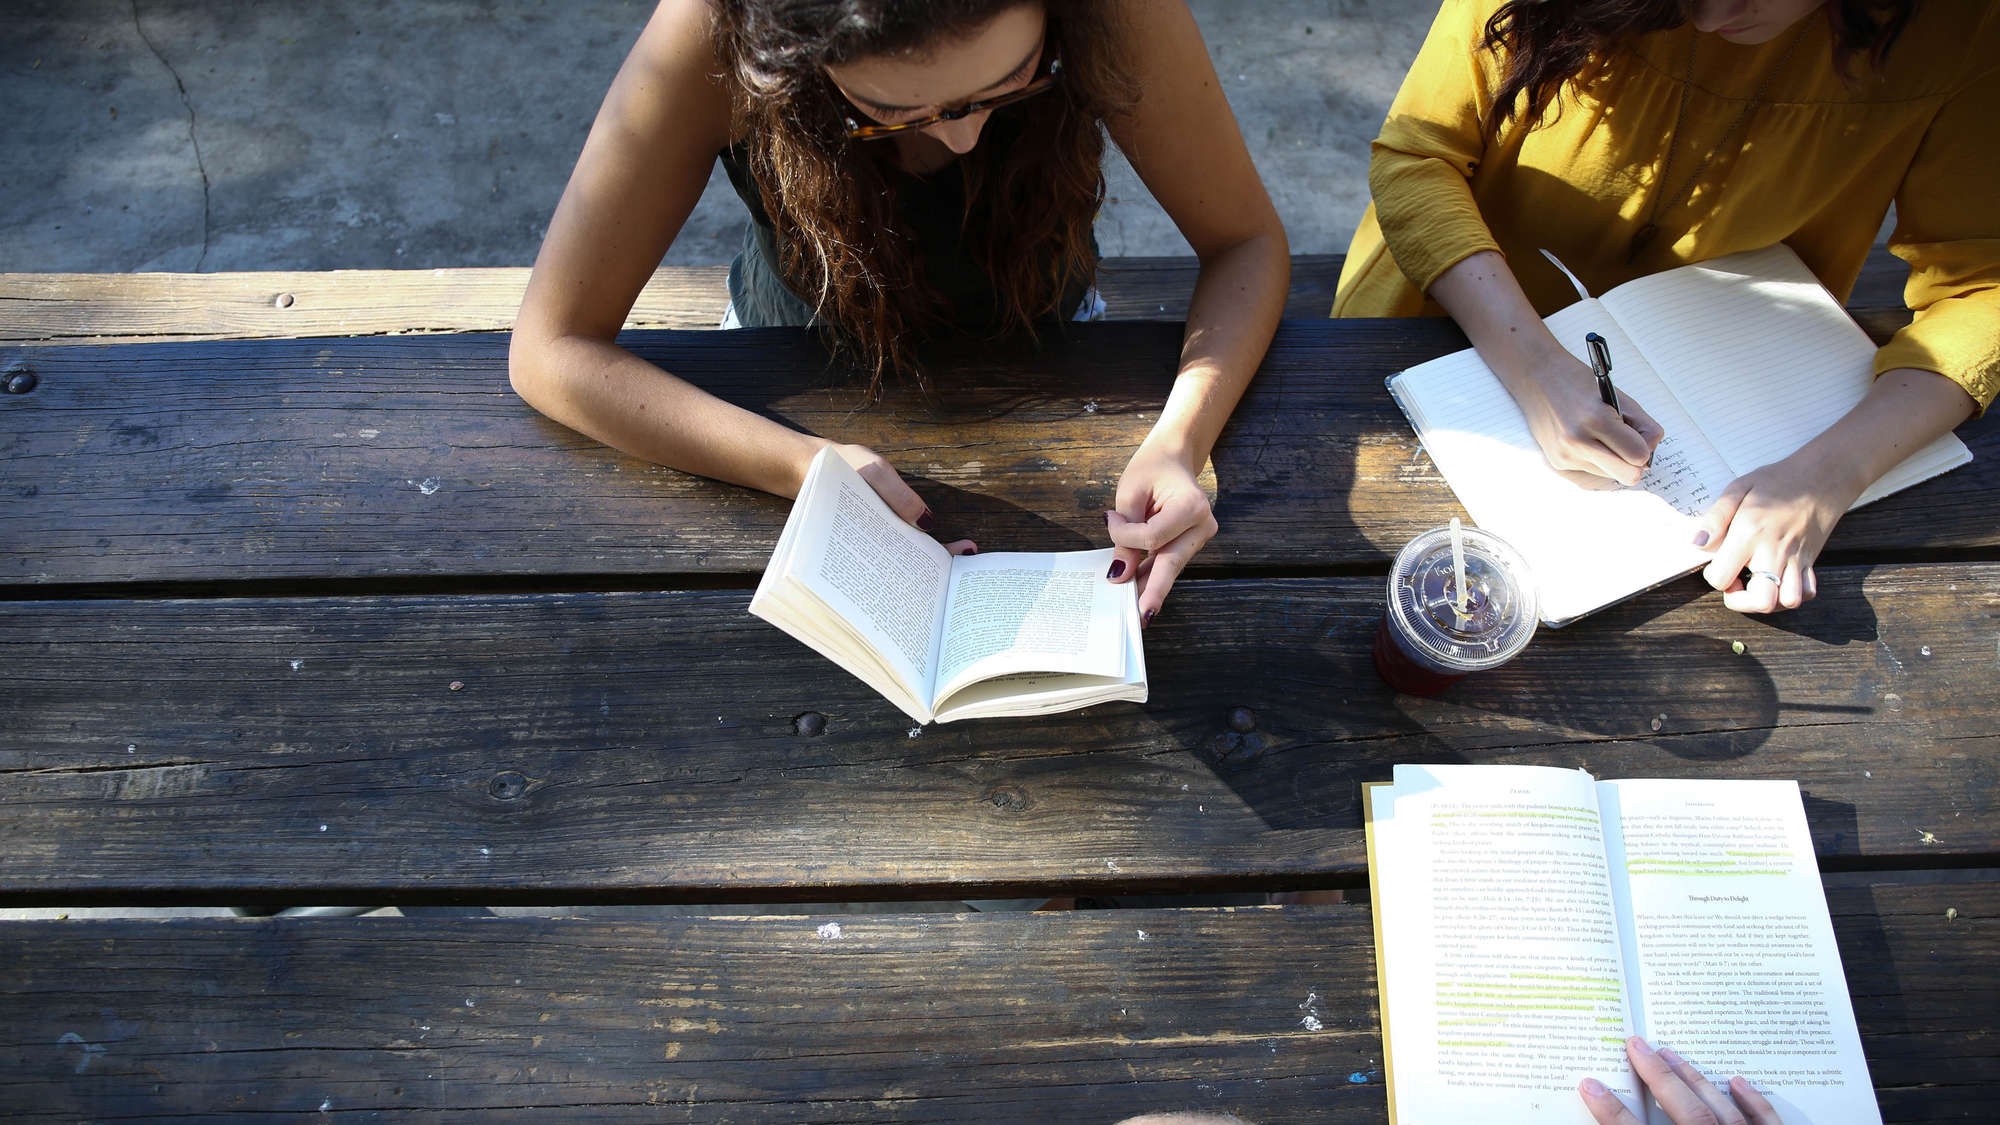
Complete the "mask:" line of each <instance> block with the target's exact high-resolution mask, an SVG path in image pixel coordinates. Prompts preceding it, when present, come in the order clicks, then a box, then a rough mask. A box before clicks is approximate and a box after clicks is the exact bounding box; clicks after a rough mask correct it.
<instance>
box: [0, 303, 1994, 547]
mask: <svg viewBox="0 0 2000 1125" xmlns="http://www.w3.org/2000/svg"><path fill="white" fill-rule="evenodd" d="M629 339H630V342H631V344H632V346H633V347H634V349H635V350H637V351H638V352H639V353H640V354H642V355H644V356H646V357H647V358H648V359H651V360H654V361H655V362H658V363H660V364H661V365H662V366H664V367H666V368H667V369H669V370H672V371H674V372H676V373H678V374H680V375H682V376H684V377H686V378H688V379H690V380H692V381H694V382H696V383H698V384H700V385H702V386H705V387H708V388H709V389H711V390H713V391H715V392H716V393H718V394H720V395H722V396H724V397H726V398H729V399H730V400H732V401H736V402H739V403H743V404H745V405H747V406H749V407H750V408H752V409H756V410H759V411H761V412H763V413H765V414H767V415H769V416H771V417H774V418H777V419H780V420H782V421H784V422H786V423H788V424H791V425H794V426H797V427H800V428H803V429H806V430H810V431H813V432H815V433H820V434H824V435H827V436H829V437H836V438H840V439H843V440H851V441H859V442H862V443H865V444H868V445H871V446H874V447H875V448H877V449H879V450H881V451H882V452H883V453H885V454H886V455H887V456H889V457H890V459H891V460H892V461H893V462H895V463H896V464H897V465H898V466H899V467H900V468H901V470H902V471H903V473H904V474H905V475H906V476H908V477H909V478H911V480H912V483H913V484H914V485H915V486H916V487H917V489H918V490H919V492H920V493H921V494H922V495H923V496H924V497H925V499H926V500H927V501H928V502H929V503H930V505H931V507H932V508H933V509H934V510H935V511H936V512H937V514H938V516H939V518H940V521H941V525H942V528H943V530H945V532H946V533H948V534H953V535H961V534H962V535H971V536H973V537H975V538H978V539H979V540H980V542H981V544H982V545H983V546H984V547H986V548H987V549H996V548H1009V549H1038V550H1040V549H1065V548H1074V547H1084V546H1090V545H1096V544H1100V543H1102V542H1104V531H1103V515H1102V512H1103V510H1104V509H1105V508H1107V507H1109V506H1110V505H1111V504H1112V503H1113V500H1114V496H1115V488H1116V483H1117V479H1118V475H1119V473H1120V472H1122V471H1123V468H1124V465H1125V462H1126V459H1127V458H1128V457H1129V456H1130V454H1131V451H1132V450H1133V449H1134V448H1136V446H1137V444H1138V442H1139V441H1140V439H1141V438H1142V437H1143V435H1144V434H1145V433H1146V431H1147V428H1148V427H1149V426H1150V425H1152V423H1153V421H1154V420H1155V419H1157V417H1158V411H1159V408H1160V404H1161V402H1162V401H1163V400H1164V398H1165V394H1166V390H1167V386H1168V382H1169V379H1170V377H1171V374H1172V371H1173V369H1174V363H1175V357H1176V356H1177V354H1178V352H1179V347H1180V329H1179V327H1178V326H1175V325H1170V324H1130V323H1127V324H1102V325H1084V326H1078V327H1077V328H1076V329H1075V332H1074V336H1073V337H1072V338H1071V339H1070V340H1069V341H1068V342H1066V343H1064V342H1052V343H1051V344H1050V345H1049V346H1047V347H1046V348H1045V349H1043V350H1041V351H1039V352H1026V351H1025V350H1022V349H1012V350H1010V349H999V348H985V349H981V350H978V351H976V352H971V353H967V354H959V355H956V356H953V355H945V356H941V357H939V360H938V363H937V374H936V376H935V380H934V381H935V384H936V387H937V393H936V394H935V395H934V396H931V397H929V398H926V397H925V396H924V395H923V394H921V393H920V392H919V391H917V390H915V389H909V388H904V389H900V390H897V391H895V392H893V393H891V394H890V395H889V396H888V397H887V398H886V399H885V400H884V401H883V402H882V403H880V404H878V405H876V406H873V407H869V408H866V409H861V407H862V405H863V403H862V397H861V394H860V392H859V391H858V390H857V389H855V388H854V387H852V386H851V385H848V384H845V383H841V382H838V381H837V379H836V376H835V375H833V374H832V373H830V370H829V368H828V365H827V361H826V358H825V356H824V354H823V353H822V352H821V351H820V350H819V348H818V346H817V345H816V344H815V343H813V342H812V341H811V339H810V338H809V337H808V336H806V335H805V334H804V333H802V332H797V331H788V330H779V329H765V330H751V331H744V332H731V333H719V332H671V333H638V334H633V335H632V336H630V337H629ZM1462 343H1463V337H1462V336H1461V335H1459V333H1458V331H1457V330H1456V329H1455V328H1453V327H1452V326H1451V325H1449V324H1448V323H1445V322H1441V321H1420V322H1415V321H1401V322H1398V321H1351V320H1350V321H1328V320H1320V321H1291V322H1287V323H1286V324H1285V326H1284V327H1283V328H1282V329H1281V330H1280V332H1279V336H1278V339H1277V342H1276V343H1275V344H1274V345H1273V347H1272V350H1271V353H1270V355H1269V356H1268V357H1267V359H1266V361H1265V364H1264V368H1263V372H1262V374H1261V375H1260V377H1259V379H1258V381H1257V383H1256V384H1255V386H1254V387H1253V389H1252V391H1251V393H1250V395H1249V397H1248V398H1247V399H1246V401H1245V403H1244V404H1243V406H1242V407H1240V408H1239V410H1238V411H1237V415H1236V418H1235V420H1234V421H1233V422H1232V423H1231V425H1230V427H1229V429H1228V430H1227V431H1226V432H1225V434H1224V437H1223V440H1222V443H1221V444H1220V445H1219V447H1218V448H1217V451H1216V454H1215V457H1214V459H1213V482H1214V487H1215V489H1216V490H1217V502H1216V508H1217V516H1218V519H1219V520H1220V522H1221V525H1222V532H1221V534H1220V535H1219V536H1218V537H1217V539H1216V540H1215V541H1214V542H1213V543H1211V544H1210V545H1209V547H1208V548H1207V550H1205V551H1204V552H1203V554H1202V555H1201V556H1200V558H1199V559H1198V560H1197V565H1198V566H1200V567H1202V568H1205V570H1206V572H1207V573H1211V574H1213V573H1221V572H1228V571H1231V570H1234V569H1237V568H1242V567H1314V568H1321V567H1327V566H1350V567H1380V566H1381V565H1383V564H1384V562H1385V560H1386V559H1387V557H1389V556H1391V555H1393V553H1394V551H1395V550H1396V548H1397V547H1398V546H1400V544H1401V543H1402V542H1404V541H1405V540H1406V539H1407V538H1408V537H1409V536H1410V535H1412V534H1414V533H1415V532H1416V531H1419V530H1421V529H1423V528H1425V527H1430V526H1435V525H1436V524H1438V523H1441V522H1443V521H1445V520H1446V519H1448V518H1449V517H1450V516H1451V515H1453V514H1456V513H1457V511H1458V507H1457V504H1456V502H1455V500H1454V499H1453V498H1452V497H1451V495H1450V492H1449V490H1447V489H1446V488H1445V487H1444V486H1443V484H1442V482H1441V480H1440V478H1438V476H1437V475H1436V473H1435V470H1434V469H1433V468H1432V466H1431V465H1430V462H1429V460H1428V458H1426V457H1425V456H1423V455H1422V453H1421V451H1420V449H1419V448H1418V446H1417V443H1416V440H1415V438H1414V436H1413V435H1412V434H1411V432H1410V430H1409V428H1408V426H1407V424H1406V423H1405V422H1404V420H1403V418H1402V416H1401V415H1400V414H1399V413H1398V412H1397V411H1396V409H1395V407H1394V405H1393V404H1392V403H1391V402H1390V400H1389V398H1388V395H1387V394H1386V393H1385V392H1384V391H1383V390H1382V380H1383V378H1384V377H1386V376H1387V375H1389V374H1391V373H1393V372H1395V371H1398V370H1401V369H1402V368H1404V367H1407V366H1409V365H1410V364H1412V363H1416V362H1420V361H1422V360H1424V359H1428V358H1430V357H1432V356H1435V355H1438V354H1440V353H1443V352H1445V351H1449V350H1451V349H1452V348H1454V347H1457V346H1460V345H1462ZM505 347H506V342H505V339H504V338H502V337H495V336H446V337H436V336H433V337H415V336H405V337H377V338H370V339H346V340H287V341H232V342H224V343H209V344H144V345H127V346H123V347H118V348H40V349H18V350H12V351H9V350H7V349H0V364H4V363H5V362H7V361H8V360H9V359H13V360H16V361H19V362H20V363H22V364H24V365H25V366H27V367H28V368H30V369H32V370H33V371H34V372H35V373H36V374H37V375H38V377H39V380H40V381H39V383H38V385H37V386H36V388H35V389H34V390H33V391H32V392H31V393H29V394H21V395H0V456H4V457H5V459H6V475H5V495H6V497H7V499H8V501H9V503H7V504H6V505H4V506H0V547H4V551H0V584H39V583H50V582H134V581H136V582H158V581H209V582H213V581H227V580H235V579H247V578H256V579H266V580H269V579H301V580H303V579H320V578H386V577H410V576H435V575H457V576H466V575H474V576H494V575H512V576H530V575H534V576H554V575H609V574H622V575H637V574H644V575H648V576H657V575H695V574H699V575H701V576H703V577H704V579H705V580H709V581H713V580H715V579H716V577H717V576H719V575H732V576H734V580H735V581H739V582H740V581H748V580H749V576H751V575H754V574H756V573H758V572H759V571H761V569H762V567H763V565H764V562H765V560H766V559H767V558H768V556H769V552H770V549H771V545H772V544H773V543H774V542H775V541H776V538H777V532H778V529H779V528H780V527H781V526H782V524H783V520H784V515H785V512H786V505H785V504H784V503H783V502H781V501H779V500H777V499H776V498H773V497H770V496H767V495H764V494H761V493H753V492H750V491H748V490H745V489H739V488H734V487H731V486H726V485H720V484H716V483H713V482H709V481H704V480H700V479H697V478H694V477H689V476H687V475H685V474H681V473H678V472H674V471H672V470H668V469H664V468H661V467H659V466H654V465H649V464H646V463H644V462H640V461H638V460H635V459H632V458H628V457H624V456H622V455H620V454H618V453H616V452H614V451H612V450H609V449H607V448H605V447H602V446H599V445H597V444H596V443H594V442H591V441H589V440H587V439H584V438H582V437H581V436H579V435H577V434H575V433H573V432H571V431H568V430H566V429H563V428H562V427H560V426H558V425H556V424H555V423H553V422H550V421H548V420H547V419H545V418H543V417H542V416H541V415H539V414H537V413H536V412H535V411H533V410H532V409H530V408H529V407H528V406H527V405H526V404H524V403H522V402H521V401H520V399H519V398H517V397H516V396H515V395H514V394H513V393H512V391H511V390H510V389H509V387H508V384H507V376H506V370H505V367H506V358H505ZM1964 436H1965V437H1966V438H1967V440H1968V441H1969V442H1971V443H1972V444H1973V445H1974V446H1975V448H1976V451H1977V452H1978V453H1979V454H1980V457H1979V459H1978V460H1976V461H1975V462H1974V464H1973V465H1971V466H1969V467H1967V468H1965V469H1961V470H1959V471H1957V472H1955V473H1952V474H1949V475H1947V476H1945V477H1942V478H1939V479H1938V480H1935V481H1932V482H1929V483H1927V484H1925V485H1923V486H1920V487H1919V488H1918V489H1915V490H1912V491H1910V492H1908V493H1905V494H1904V495H1902V496H1899V497H1896V498H1895V499H1893V500H1891V501H1888V502H1885V503H1883V504H1879V505H1876V506H1874V507H1872V508H1870V509H1865V510H1863V511H1861V512H1858V513H1856V514H1855V515H1853V516H1852V517H1850V518H1849V519H1847V520H1845V521H1844V522H1843V523H1842V524H1841V526H1840V528H1839V529H1838V531H1837V532H1836V534H1835V537H1834V539H1833V541H1832V543H1831V546H1830V550H1832V551H1833V552H1835V558H1839V557H1840V554H1841V553H1843V552H1844V553H1846V554H1847V555H1848V556H1849V557H1862V556H1866V557H1874V555H1875V554H1876V553H1879V552H1884V551H1895V552H1902V553H1903V557H1912V556H1914V555H1916V554H1918V553H1921V552H1934V551H1937V550H1940V549H1952V550H1958V551H1961V552H1964V551H1988V552H1990V550H1991V549H1992V548H1993V547H1994V546H1996V545H2000V524H1996V521H1995V520H1994V519H1993V515H1992V503H1991V498H1992V496H1993V495H1994V494H1995V493H1996V491H2000V488H1996V486H2000V457H1995V456H1992V454H1993V453H1994V452H1995V451H1996V450H2000V430H1996V428H1995V427H1993V426H1991V425H1984V424H1978V423H1969V424H1968V425H1967V426H1966V427H1965V429H1964Z"/></svg>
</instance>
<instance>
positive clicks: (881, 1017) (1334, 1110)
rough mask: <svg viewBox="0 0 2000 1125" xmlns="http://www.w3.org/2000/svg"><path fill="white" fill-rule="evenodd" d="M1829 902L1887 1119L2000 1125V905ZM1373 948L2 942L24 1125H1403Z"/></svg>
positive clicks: (685, 926)
mask: <svg viewBox="0 0 2000 1125" xmlns="http://www.w3.org/2000/svg"><path fill="white" fill-rule="evenodd" d="M1828 902H1829V907H1830V909H1831V911H1832V914H1833V920H1834V929H1835V933H1836V936H1837V938H1838V940H1839V943H1840V947H1841V953H1842V957H1843V960H1844V962H1845V964H1846V967H1847V975H1848V982H1849V989H1850V991H1851V993H1852V995H1853V999H1854V1009H1855V1015H1856V1019H1857V1022H1858V1024H1859V1026H1860V1029H1861V1035H1862V1043H1863V1047H1864V1050H1865V1051H1866V1053H1867V1055H1868V1059H1869V1066H1870V1072H1871V1076H1872V1078H1873V1080H1874V1082H1875V1084H1876V1087H1877V1091H1878V1098H1879V1101H1880V1103H1881V1107H1882V1110H1883V1116H1884V1119H1885V1120H1886V1121H1888V1122H1891V1123H1900V1122H1914V1121H1948V1120H1949V1121H1980V1120H1985V1119H1986V1118H1987V1114H1988V1112H1989V1111H1990V1109H1991V1107H1992V1105H1993V1104H1994V1102H1995V1099H1996V1098H2000V1072H1996V1071H1995V1069H1994V1067H1993V1066H1992V1061H1991V1052H1990V1048H1986V1047H1984V1046H1982V1044H1981V1042H1980V1040H1981V1039H1983V1038H1984V1037H1986V1035H1987V1034H1988V1031H1989V1028H1988V1026H1987V1021H1986V1019H1985V1018H1984V1017H1983V1016H1982V1015H1981V1013H1985V1014H1987V1015H1990V1013H1991V1012H1992V1011H1993V1010H1994V1008H1995V1006H1996V1005H2000V985H1996V982H1995V978H1994V977H1993V975H1992V974H1991V973H1990V972H1988V971H1986V969H1987V968H1988V967H1990V966H1991V965H1992V963H1993V961H1994V958H1995V957H1996V955H2000V942H1996V938H1995V935H1996V933H2000V883H1994V882H1988V881H1951V882H1929V883H1911V882H1907V881H1903V880H1900V879H1898V878H1896V877H1894V876H1887V875H1884V876H1877V877H1873V878H1872V879H1871V880H1869V881H1867V882H1856V883H1852V884H1850V885H1844V886H1836V887H1833V888H1831V889H1830V890H1829V893H1828ZM1947 910H1949V911H1951V912H1952V914H1950V915H1948V914H1947ZM822 927H837V929H823V928H822ZM1369 927H1370V922H1369V913H1368V910H1367V908H1366V907H1364V906H1359V905H1346V906H1329V907H1289V908H1270V907H1267V908H1259V909H1251V910H1194V909H1178V910H1115V911H1083V912H1064V913H1037V914H974V915H956V916H953V915H934V914H928V915H927V914H902V915H869V916H855V915H841V916H837V917H820V916H801V917H757V918H681V919H663V920H651V921H644V922H639V921H610V920H601V919H524V918H505V919H502V918H486V919H452V920H448V921H442V920H417V919H407V920H406V919H394V918H370V919H356V920H349V921H334V920H325V919H314V920H303V921H289V920H276V921H248V920H246V921H240V922H227V921H221V922H213V921H201V922H195V921H181V922H64V923H47V924H31V923H0V958H3V959H4V960H5V962H6V964H7V965H8V973H9V980H10V982H12V983H11V986H10V987H9V988H7V989H5V990H4V991H0V1026H4V1027H5V1028H6V1029H7V1031H6V1033H5V1035H4V1036H0V1113H4V1114H5V1116H6V1117H7V1118H8V1119H9V1120H12V1121H51V1122H53V1121H74V1120H77V1119H80V1118H87V1119H100V1120H102V1119H111V1118H117V1119H120V1120H162V1119H169V1118H183V1117H187V1116H193V1117H199V1118H200V1119H202V1120H205V1121H218V1122H248V1121H252V1120H258V1121H262V1120H268V1119H269V1115H270V1114H272V1113H286V1114H290V1115H293V1116H297V1117H301V1118H306V1119H312V1118H314V1117H315V1115H316V1114H327V1115H330V1116H331V1117H332V1118H334V1119H338V1118H341V1117H358V1116H359V1115H362V1114H379V1115H387V1116H391V1117H396V1118H402V1119H417V1120H425V1121H572V1120H578V1119H581V1118H583V1117H586V1116H587V1117H588V1118H589V1119H590V1120H593V1121H599V1120H602V1121H634V1122H638V1121H644V1122H657V1121H662V1120H672V1121H690V1122H864V1121H867V1122H876V1121H896V1122H919V1121H921V1122H996V1123H998V1122H1018V1121H1022V1120H1036V1119H1040V1120H1049V1121H1060V1122H1064V1123H1078V1125H1110V1123H1111V1122H1114V1121H1116V1120H1118V1119H1119V1118H1121V1117H1124V1116H1126V1115H1128V1114H1134V1113H1140V1112H1146V1111H1159V1110H1170V1109H1190V1108H1198V1109H1209V1110H1223V1111H1229V1112H1234V1113H1237V1114H1240V1115H1241V1116H1242V1117H1243V1118H1244V1119H1246V1120H1248V1121H1251V1122H1257V1123H1263V1125H1277V1123H1280V1122H1304V1121H1315V1122H1318V1121H1332V1122H1354V1123H1361V1122H1380V1121H1384V1120H1386V1118H1387V1112H1386V1091H1385V1088H1384V1085H1383V1067H1382V1055H1381V1050H1380V1039H1379V1038H1378V1036H1379V1031H1378V1022H1377V1013H1376V997H1375V989H1374V982H1375V973H1374V963H1373V956H1372V941H1371V933H1370V928H1369ZM835 934H837V935H838V936H834V935H835ZM829 982H839V985H838V987H830V986H829ZM1308 1016H1310V1017H1311V1020H1310V1022H1309V1021H1308V1020H1307V1017H1308ZM1314 1025H1316V1026H1314Z"/></svg>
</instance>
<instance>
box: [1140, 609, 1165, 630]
mask: <svg viewBox="0 0 2000 1125" xmlns="http://www.w3.org/2000/svg"><path fill="white" fill-rule="evenodd" d="M1158 612H1160V611H1159V610H1157V609H1149V610H1147V611H1146V612H1144V613H1142V614H1140V615H1139V628H1141V629H1144V628H1145V627H1146V626H1148V625H1151V624H1152V623H1153V615H1154V614H1155V613H1158Z"/></svg>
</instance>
